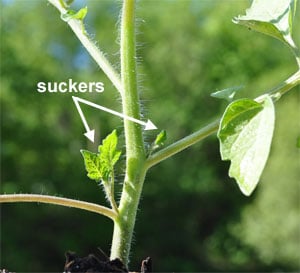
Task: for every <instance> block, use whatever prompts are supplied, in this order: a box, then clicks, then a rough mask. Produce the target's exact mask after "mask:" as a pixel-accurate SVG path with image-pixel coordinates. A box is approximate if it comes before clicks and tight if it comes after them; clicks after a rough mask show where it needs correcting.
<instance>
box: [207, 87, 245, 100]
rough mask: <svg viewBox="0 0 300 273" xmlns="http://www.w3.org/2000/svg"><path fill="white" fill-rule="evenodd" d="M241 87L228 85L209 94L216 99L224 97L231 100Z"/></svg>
mask: <svg viewBox="0 0 300 273" xmlns="http://www.w3.org/2000/svg"><path fill="white" fill-rule="evenodd" d="M242 88H243V86H233V87H229V88H226V89H223V90H218V91H216V92H214V93H211V94H210V95H211V96H212V97H214V98H218V99H225V100H227V101H232V100H233V98H234V97H235V95H236V93H237V92H238V91H240V90H241V89H242Z"/></svg>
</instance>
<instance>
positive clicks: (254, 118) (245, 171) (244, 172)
mask: <svg viewBox="0 0 300 273" xmlns="http://www.w3.org/2000/svg"><path fill="white" fill-rule="evenodd" d="M274 121H275V114H274V105H273V102H272V99H271V98H270V97H269V96H265V98H264V100H263V102H262V104H260V103H258V102H256V101H254V100H250V99H241V100H237V101H234V102H232V103H231V104H230V105H229V106H228V107H227V109H226V111H225V113H224V115H223V117H222V120H221V123H220V128H219V131H218V138H219V141H220V152H221V157H222V160H230V161H231V164H230V169H229V176H230V177H233V178H235V180H236V181H237V183H238V186H239V187H240V189H241V191H242V193H243V194H245V195H247V196H249V195H250V194H251V193H252V192H253V190H254V189H255V187H256V186H257V183H258V182H259V179H260V176H261V174H262V171H263V169H264V166H265V164H266V161H267V158H268V155H269V151H270V146H271V141H272V136H273V130H274Z"/></svg>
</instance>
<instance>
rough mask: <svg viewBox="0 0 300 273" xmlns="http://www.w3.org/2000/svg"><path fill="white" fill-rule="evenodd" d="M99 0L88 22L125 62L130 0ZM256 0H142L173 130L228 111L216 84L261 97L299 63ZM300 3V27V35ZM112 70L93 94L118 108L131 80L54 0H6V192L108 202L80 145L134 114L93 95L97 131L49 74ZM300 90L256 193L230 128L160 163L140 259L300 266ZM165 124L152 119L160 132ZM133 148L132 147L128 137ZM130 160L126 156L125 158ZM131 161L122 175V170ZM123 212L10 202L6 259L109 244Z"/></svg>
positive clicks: (289, 100) (51, 265)
mask: <svg viewBox="0 0 300 273" xmlns="http://www.w3.org/2000/svg"><path fill="white" fill-rule="evenodd" d="M84 5H87V6H88V8H89V12H88V15H87V18H86V26H87V29H88V30H89V32H90V33H92V35H93V37H94V39H95V41H97V43H98V44H99V46H100V47H101V49H102V50H103V51H104V52H105V53H106V54H107V57H108V59H110V60H111V62H112V63H113V64H114V65H115V67H116V68H117V69H119V52H118V47H119V45H118V39H119V38H118V35H119V34H118V23H119V11H120V8H121V2H120V1H114V0H108V1H107V0H101V1H95V0H93V1H80V0H75V8H79V7H82V6H84ZM249 5H250V2H249V1H242V0H240V1H238V0H237V1H229V0H228V1H213V0H211V1H202V0H173V1H170V0H160V1H159V0H140V1H138V10H137V25H138V31H137V41H138V56H139V58H138V60H139V88H140V93H141V98H142V108H143V112H144V116H145V117H147V118H148V117H149V118H150V119H151V120H152V121H153V122H154V123H155V124H156V125H157V126H158V127H159V128H160V129H165V130H166V131H167V134H168V143H172V142H173V141H175V140H177V139H179V138H182V137H184V136H186V135H187V134H189V133H191V132H193V131H195V130H197V129H198V128H200V127H201V126H203V125H205V124H207V123H208V122H209V121H211V120H213V119H214V118H215V117H217V116H219V115H220V114H221V113H222V111H224V109H225V107H226V102H225V101H224V102H223V101H221V100H217V99H214V98H212V97H210V93H212V92H214V91H216V90H221V89H224V88H227V87H231V86H237V85H244V87H245V88H244V89H243V91H242V92H241V93H240V95H239V96H240V97H250V98H254V97H255V96H257V95H258V94H260V93H261V92H263V91H265V90H268V89H270V88H272V87H274V86H275V85H276V84H278V83H280V82H281V81H283V80H285V79H286V78H287V77H288V76H289V75H290V74H292V73H293V72H294V71H296V63H295V61H294V59H293V56H292V54H291V52H290V51H289V49H288V48H287V47H285V46H284V45H283V44H281V43H280V42H279V41H277V40H274V39H272V38H270V37H266V36H263V35H261V34H258V33H255V32H252V31H249V30H248V29H246V28H244V27H241V26H237V25H234V24H233V23H232V22H231V19H232V18H233V17H234V16H236V15H238V14H243V13H244V10H245V8H247V7H249ZM299 15H300V13H299V12H298V13H297V18H296V21H295V29H294V33H295V34H296V35H295V37H294V38H295V40H296V43H297V44H298V45H300V24H299V19H300V18H299ZM69 78H72V79H73V80H74V81H83V82H93V81H102V82H104V83H105V92H104V93H102V94H98V93H91V94H79V96H80V97H83V98H86V99H88V100H91V101H93V102H95V103H98V104H101V105H104V106H106V107H109V108H111V109H115V110H117V111H120V110H121V104H120V98H119V96H118V92H117V91H116V90H115V89H114V87H113V86H112V85H111V84H110V83H109V81H108V80H107V78H106V77H105V75H104V74H103V72H102V71H101V70H100V69H99V68H98V67H97V65H96V64H95V63H94V61H93V60H92V59H91V58H90V57H89V56H88V54H87V53H86V52H85V50H84V48H83V47H82V46H81V45H80V43H79V42H78V41H77V39H76V37H75V36H74V34H73V33H72V32H71V30H70V29H69V28H68V26H67V24H66V23H65V22H63V21H62V20H61V19H60V18H59V14H58V12H57V10H55V9H54V8H53V7H52V6H50V5H49V4H48V3H47V1H37V0H33V1H29V0H19V1H16V0H1V193H41V194H51V195H56V196H65V197H70V198H75V199H80V200H87V201H92V202H96V203H100V204H105V203H106V201H105V198H104V195H103V192H102V190H101V189H100V188H99V187H98V186H97V185H96V183H94V182H93V181H91V180H89V179H88V178H87V177H86V172H85V169H84V165H83V160H82V157H81V154H80V152H79V150H80V149H90V150H93V151H96V149H97V145H98V144H99V143H100V141H101V140H102V139H103V138H104V137H105V136H106V135H107V134H108V133H110V132H111V131H112V130H113V129H114V128H117V129H118V132H119V133H120V135H121V137H120V139H121V146H122V145H124V139H123V137H122V130H123V129H122V122H121V120H120V119H118V118H116V117H113V116H111V115H109V114H107V113H104V112H102V111H98V110H95V109H92V108H90V107H86V108H85V107H84V108H83V109H84V112H85V113H86V117H87V119H88V122H89V124H90V126H91V127H95V128H96V131H97V136H96V144H95V145H92V144H91V143H88V141H87V140H86V138H85V137H84V136H83V133H84V127H83V125H82V123H81V120H80V117H79V115H78V113H77V110H76V108H75V106H74V104H73V101H72V99H71V96H72V93H69V94H68V93H64V94H62V93H42V94H40V93H38V92H37V91H36V89H37V88H36V84H37V82H39V81H45V82H60V81H66V80H68V79H69ZM299 106H300V104H299V89H298V91H297V90H294V91H293V92H290V93H288V94H287V95H285V96H284V97H283V98H282V99H281V100H280V101H279V102H278V103H277V104H276V118H277V120H276V128H275V135H274V140H273V144H272V150H271V155H270V158H269V160H268V163H267V166H266V169H265V171H264V174H263V176H262V178H261V182H260V183H259V186H258V188H257V189H256V191H255V192H254V194H253V196H251V197H250V198H248V197H245V196H243V195H242V194H241V193H240V191H239V190H238V187H237V185H236V184H235V182H234V181H233V180H231V179H229V178H228V175H227V170H228V167H229V164H228V162H221V160H220V156H219V151H218V149H219V148H218V141H217V139H216V136H212V137H210V138H208V139H206V140H205V141H203V142H201V143H199V144H197V145H195V146H193V147H191V148H189V149H187V150H185V151H183V152H181V153H180V154H178V155H176V156H174V157H172V158H170V159H168V160H166V161H164V162H163V163H161V164H159V165H158V166H155V167H153V169H151V170H150V171H149V173H148V175H147V178H146V182H145V187H144V193H143V196H142V200H141V204H140V210H139V212H138V217H137V223H136V230H135V235H134V242H133V246H132V255H131V269H132V270H138V269H139V264H140V261H141V260H142V259H143V258H145V257H147V256H151V257H152V258H153V262H154V270H155V271H166V272H167V271H173V272H174V271H175V272H176V271H198V272H199V271H219V272H221V271H240V272H241V271H248V272H249V271H276V272H280V271H298V270H300V264H299V261H300V219H299V218H300V216H299V215H300V184H299V181H300V168H299V149H297V148H296V139H297V137H298V136H299V135H300V124H299V120H300V119H299V109H300V108H299ZM155 134H156V132H147V133H146V139H147V141H149V142H151V141H153V139H154V138H155ZM123 149H124V147H123ZM122 168H123V166H122V164H120V166H119V169H120V170H122ZM122 178H123V177H122V173H120V175H119V176H118V179H117V180H118V181H117V183H118V185H119V188H120V186H121V185H120V184H121V183H122ZM111 236H112V223H111V221H110V220H108V219H106V218H104V217H101V216H99V215H96V214H93V213H89V212H84V211H80V210H76V209H69V208H65V207H58V206H51V205H45V204H34V203H26V204H24V203H17V204H2V205H1V255H0V257H1V262H0V266H1V267H2V268H8V269H10V270H11V271H17V272H46V271H47V272H51V271H52V272H55V271H56V272H59V271H62V269H63V265H64V253H65V251H67V250H73V251H76V252H77V253H78V254H80V255H82V256H83V255H87V254H88V253H90V252H96V251H97V247H100V248H101V249H102V250H103V251H105V252H106V253H108V254H109V249H110V242H111Z"/></svg>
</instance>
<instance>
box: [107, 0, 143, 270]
mask: <svg viewBox="0 0 300 273" xmlns="http://www.w3.org/2000/svg"><path fill="white" fill-rule="evenodd" d="M120 38H121V39H120V46H121V48H120V50H121V54H120V55H121V79H122V85H123V93H122V106H123V114H125V115H127V116H130V117H133V118H136V119H140V107H139V95H138V90H137V79H136V78H137V76H136V48H135V43H136V41H135V0H123V8H122V16H121V35H120ZM124 130H125V142H126V173H125V180H124V184H123V191H122V195H121V200H120V204H119V215H118V217H117V219H116V220H115V226H114V233H113V241H112V247H111V259H114V258H120V259H121V260H122V261H123V262H124V264H126V265H127V264H128V257H129V252H130V247H131V241H132V234H133V229H134V224H135V219H136V212H137V208H138V204H139V200H140V195H141V191H142V187H143V182H144V178H145V168H144V164H145V149H144V141H143V135H142V127H141V125H139V124H136V123H133V122H132V121H129V120H127V119H125V120H124Z"/></svg>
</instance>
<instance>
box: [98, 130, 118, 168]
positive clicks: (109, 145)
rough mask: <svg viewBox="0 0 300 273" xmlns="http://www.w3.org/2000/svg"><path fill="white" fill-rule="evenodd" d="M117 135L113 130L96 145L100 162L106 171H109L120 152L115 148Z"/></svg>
mask: <svg viewBox="0 0 300 273" xmlns="http://www.w3.org/2000/svg"><path fill="white" fill-rule="evenodd" d="M117 144H118V136H117V132H116V130H113V132H112V133H111V134H109V135H108V136H107V137H106V138H105V139H104V140H103V142H102V145H100V146H99V147H98V150H99V153H100V161H101V164H102V165H103V166H104V168H106V169H107V170H108V171H111V170H112V169H113V167H114V165H115V164H116V163H117V161H118V160H119V158H120V155H121V152H120V151H118V150H117Z"/></svg>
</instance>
